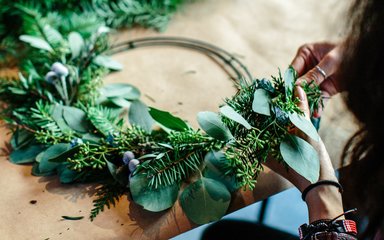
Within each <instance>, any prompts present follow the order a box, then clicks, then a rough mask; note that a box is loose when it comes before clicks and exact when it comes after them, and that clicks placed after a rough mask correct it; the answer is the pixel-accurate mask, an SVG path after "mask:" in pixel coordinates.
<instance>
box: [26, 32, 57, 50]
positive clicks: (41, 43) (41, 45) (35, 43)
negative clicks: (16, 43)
mask: <svg viewBox="0 0 384 240" xmlns="http://www.w3.org/2000/svg"><path fill="white" fill-rule="evenodd" d="M19 39H20V40H21V41H23V42H26V43H29V44H30V45H31V46H32V47H35V48H38V49H41V50H45V51H48V52H52V51H53V49H52V47H51V45H50V44H49V43H48V42H47V41H45V40H44V39H41V38H39V37H35V36H30V35H21V36H20V37H19Z"/></svg>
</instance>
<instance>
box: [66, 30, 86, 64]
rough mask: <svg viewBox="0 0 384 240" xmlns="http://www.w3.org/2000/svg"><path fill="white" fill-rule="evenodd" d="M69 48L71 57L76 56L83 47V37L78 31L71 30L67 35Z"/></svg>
mask: <svg viewBox="0 0 384 240" xmlns="http://www.w3.org/2000/svg"><path fill="white" fill-rule="evenodd" d="M68 43H69V48H70V49H71V53H72V59H73V58H77V57H78V56H79V55H80V53H81V50H82V49H83V47H84V39H83V37H82V36H81V35H80V34H79V33H78V32H71V33H69V35H68Z"/></svg>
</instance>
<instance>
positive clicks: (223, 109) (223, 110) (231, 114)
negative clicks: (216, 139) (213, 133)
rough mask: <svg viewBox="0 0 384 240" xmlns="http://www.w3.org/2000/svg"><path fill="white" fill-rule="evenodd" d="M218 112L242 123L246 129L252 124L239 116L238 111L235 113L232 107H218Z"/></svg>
mask: <svg viewBox="0 0 384 240" xmlns="http://www.w3.org/2000/svg"><path fill="white" fill-rule="evenodd" d="M220 113H221V114H223V115H224V116H226V117H227V118H229V119H231V120H233V121H235V122H237V123H239V124H241V125H243V126H244V127H245V128H246V129H251V128H252V126H251V125H250V124H249V123H248V122H247V120H245V119H244V118H243V116H241V115H240V114H239V113H237V112H236V111H235V110H234V109H233V108H231V107H230V106H228V105H226V106H223V107H221V108H220Z"/></svg>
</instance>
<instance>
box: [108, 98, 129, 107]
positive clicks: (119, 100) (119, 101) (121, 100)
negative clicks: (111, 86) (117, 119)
mask: <svg viewBox="0 0 384 240" xmlns="http://www.w3.org/2000/svg"><path fill="white" fill-rule="evenodd" d="M109 100H110V101H111V102H112V103H113V104H115V105H116V106H118V107H122V108H129V107H130V106H131V102H130V101H127V100H125V99H124V98H122V97H114V98H110V99H109Z"/></svg>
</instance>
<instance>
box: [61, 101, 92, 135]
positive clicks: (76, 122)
mask: <svg viewBox="0 0 384 240" xmlns="http://www.w3.org/2000/svg"><path fill="white" fill-rule="evenodd" d="M63 118H64V120H65V122H66V123H67V125H68V126H69V127H70V128H72V129H73V130H75V131H77V132H80V133H86V132H88V131H89V125H88V121H87V115H86V113H85V112H84V111H83V110H81V109H79V108H75V107H68V106H64V107H63Z"/></svg>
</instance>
